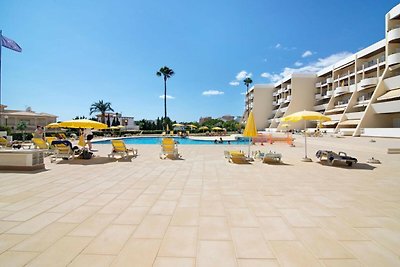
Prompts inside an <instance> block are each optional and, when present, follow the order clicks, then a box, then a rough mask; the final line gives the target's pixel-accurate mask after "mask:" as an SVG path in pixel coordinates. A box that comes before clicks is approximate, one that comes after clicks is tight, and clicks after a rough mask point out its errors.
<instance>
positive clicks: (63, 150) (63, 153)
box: [50, 140, 80, 162]
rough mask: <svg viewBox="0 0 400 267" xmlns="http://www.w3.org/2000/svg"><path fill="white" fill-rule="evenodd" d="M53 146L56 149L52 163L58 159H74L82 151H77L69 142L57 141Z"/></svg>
mask: <svg viewBox="0 0 400 267" xmlns="http://www.w3.org/2000/svg"><path fill="white" fill-rule="evenodd" d="M51 145H52V146H53V147H54V154H53V156H52V157H51V160H50V161H51V162H54V161H56V159H74V158H75V155H76V154H77V155H79V154H80V150H79V149H77V150H76V151H75V150H74V149H73V147H72V144H71V142H70V141H68V140H55V141H53V142H52V143H51Z"/></svg>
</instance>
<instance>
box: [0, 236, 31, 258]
mask: <svg viewBox="0 0 400 267" xmlns="http://www.w3.org/2000/svg"><path fill="white" fill-rule="evenodd" d="M28 237H29V236H28V235H13V234H2V235H0V253H3V252H4V251H6V250H7V249H9V248H11V247H13V246H14V245H16V244H18V243H19V242H21V241H23V240H24V239H26V238H28Z"/></svg>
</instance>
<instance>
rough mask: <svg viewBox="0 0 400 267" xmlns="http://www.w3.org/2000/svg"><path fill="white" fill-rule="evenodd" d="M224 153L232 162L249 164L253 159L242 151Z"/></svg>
mask: <svg viewBox="0 0 400 267" xmlns="http://www.w3.org/2000/svg"><path fill="white" fill-rule="evenodd" d="M224 155H225V158H227V159H228V161H229V162H231V163H236V164H249V163H250V161H251V159H250V158H248V157H246V155H245V154H244V152H242V151H224Z"/></svg>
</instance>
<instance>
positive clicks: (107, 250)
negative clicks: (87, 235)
mask: <svg viewBox="0 0 400 267" xmlns="http://www.w3.org/2000/svg"><path fill="white" fill-rule="evenodd" d="M135 228H136V226H132V225H110V226H108V227H107V228H106V229H105V230H104V231H103V232H102V233H101V234H99V235H98V236H97V237H96V238H95V239H94V240H93V241H92V242H90V244H89V245H88V246H87V247H86V249H85V250H84V253H85V254H111V255H117V254H118V252H120V250H121V248H122V247H123V245H124V244H125V242H126V241H127V240H128V239H129V237H130V236H131V235H132V233H133V231H134V230H135Z"/></svg>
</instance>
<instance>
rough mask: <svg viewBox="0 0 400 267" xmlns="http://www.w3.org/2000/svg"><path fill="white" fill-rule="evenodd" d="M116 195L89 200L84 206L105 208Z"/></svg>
mask: <svg viewBox="0 0 400 267" xmlns="http://www.w3.org/2000/svg"><path fill="white" fill-rule="evenodd" d="M117 196H118V195H117V194H101V195H99V196H97V197H95V198H94V199H91V200H90V201H88V202H86V203H85V205H87V206H105V205H107V203H109V202H110V201H111V200H113V199H114V198H116V197H117Z"/></svg>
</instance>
